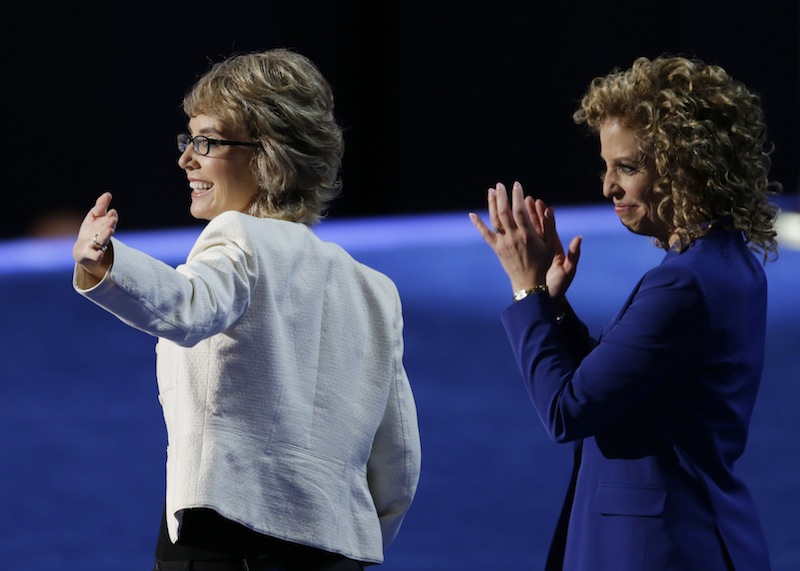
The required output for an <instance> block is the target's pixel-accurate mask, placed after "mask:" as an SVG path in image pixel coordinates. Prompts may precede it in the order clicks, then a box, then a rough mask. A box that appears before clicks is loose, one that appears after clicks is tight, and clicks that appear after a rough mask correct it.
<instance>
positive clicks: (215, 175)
mask: <svg viewBox="0 0 800 571" xmlns="http://www.w3.org/2000/svg"><path fill="white" fill-rule="evenodd" d="M189 133H190V134H191V135H192V136H193V137H194V136H197V135H205V136H207V137H210V138H212V139H224V140H230V141H244V142H247V141H249V137H247V135H246V134H244V133H242V132H239V131H236V130H232V129H229V128H226V127H225V126H224V125H223V124H222V122H220V121H219V120H218V119H215V118H214V117H210V116H208V115H197V116H195V117H192V118H191V119H190V120H189ZM254 152H257V151H256V150H255V149H254V147H246V146H227V145H225V146H223V145H220V146H212V147H211V150H210V152H209V154H208V155H205V156H204V155H199V154H197V153H196V152H195V151H194V148H193V147H192V145H188V146H187V147H186V150H185V151H184V152H183V153H182V154H181V156H180V158H179V159H178V166H180V167H181V168H182V169H183V170H185V171H186V176H187V178H188V180H189V187H190V188H191V192H192V194H191V196H192V204H191V207H190V209H189V211H190V212H191V214H192V216H194V217H195V218H198V219H201V220H211V219H212V218H214V217H216V216H217V215H219V214H221V213H222V212H226V211H228V210H236V211H239V212H246V211H247V209H248V207H249V206H250V204H251V203H252V202H253V199H254V198H255V196H256V193H257V192H258V185H257V184H256V180H255V177H254V175H253V169H252V168H251V166H250V161H251V159H252V156H253V153H254Z"/></svg>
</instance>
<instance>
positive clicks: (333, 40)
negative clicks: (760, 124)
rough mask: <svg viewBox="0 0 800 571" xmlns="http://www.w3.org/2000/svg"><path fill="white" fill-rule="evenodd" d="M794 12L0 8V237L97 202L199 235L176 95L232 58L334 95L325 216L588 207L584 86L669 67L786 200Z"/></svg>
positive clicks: (590, 178) (560, 5)
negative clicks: (766, 152)
mask: <svg viewBox="0 0 800 571" xmlns="http://www.w3.org/2000/svg"><path fill="white" fill-rule="evenodd" d="M798 28H800V16H799V14H798V3H797V2H796V1H795V2H765V1H761V2H753V1H745V2H725V3H723V2H702V1H694V2H690V1H688V0H680V1H677V2H670V3H663V2H659V3H656V2H635V1H633V0H625V1H619V0H610V1H600V0H595V1H593V2H588V1H586V0H580V1H572V2H533V1H527V2H521V1H520V2H511V1H504V0H497V1H475V2H463V3H455V2H452V3H448V2H435V1H434V0H428V1H426V2H422V1H419V0H410V1H406V2H367V1H359V0H351V1H343V2H335V1H329V2H309V1H305V2H304V1H299V0H294V1H274V2H260V3H247V2H229V3H226V2H215V3H206V4H204V3H198V2H180V3H178V2H175V3H168V2H164V3H162V4H161V5H149V6H148V5H142V4H137V5H133V4H130V3H117V2H103V3H99V2H59V3H55V2H32V3H28V4H25V5H21V4H12V5H10V6H6V7H4V8H0V53H2V56H1V57H2V59H1V60H0V61H2V97H3V100H2V102H3V110H4V121H3V129H2V133H3V137H0V139H2V152H0V161H2V162H0V164H2V166H3V169H2V171H3V178H4V180H3V182H4V187H5V197H6V200H5V201H4V205H5V209H6V212H5V216H3V223H2V224H0V238H8V237H16V236H23V235H34V234H40V235H41V234H44V233H46V230H45V229H43V228H42V227H41V226H35V225H34V223H35V222H37V221H41V220H42V218H43V217H45V216H47V215H50V214H52V213H55V212H59V211H62V210H64V211H68V212H69V211H76V212H80V213H81V216H82V215H83V213H85V211H86V210H87V209H88V208H89V207H90V206H91V204H92V203H93V201H94V199H95V197H96V196H97V195H98V194H100V192H102V191H104V190H110V191H112V192H113V193H114V197H115V198H114V204H115V206H116V207H117V208H118V210H119V211H120V216H121V226H122V225H124V227H125V228H126V229H135V228H142V229H144V228H156V227H176V226H187V225H193V224H198V223H197V222H196V221H194V220H192V219H191V217H190V216H189V214H188V203H189V190H188V188H187V185H186V183H185V177H184V175H183V173H182V171H180V169H178V167H177V166H176V160H177V156H178V153H177V150H176V149H175V142H174V140H175V134H176V133H178V132H180V131H183V130H184V126H185V123H186V120H185V118H184V117H183V115H182V113H181V110H180V102H181V98H182V96H183V94H184V92H185V91H186V90H187V89H188V88H189V87H190V86H191V85H192V83H193V82H194V81H195V80H196V79H197V77H199V76H200V75H202V74H203V73H204V72H205V71H207V69H208V68H209V66H210V63H212V62H216V61H219V60H221V59H224V58H225V57H227V56H230V55H231V54H234V53H237V52H246V51H251V50H260V49H266V48H270V47H278V46H281V47H290V48H294V49H296V50H298V51H300V52H302V53H304V54H305V55H307V56H309V57H310V58H311V59H313V60H314V61H315V62H316V63H317V64H318V66H319V67H320V69H321V70H322V72H323V74H324V75H325V76H326V77H327V78H328V79H329V81H330V82H331V84H332V85H333V88H334V92H335V95H336V97H337V107H338V116H339V119H340V121H341V123H342V124H343V126H344V127H345V129H346V145H347V151H346V158H345V164H344V169H343V173H342V174H343V179H344V185H345V186H344V194H343V196H342V198H340V199H339V201H337V202H336V203H335V205H334V207H333V209H332V210H331V218H346V217H360V216H373V215H394V214H404V213H418V212H444V211H458V210H471V209H482V208H483V207H484V200H485V190H486V188H488V186H489V185H491V184H493V183H494V182H496V181H497V180H503V181H505V182H510V181H512V180H514V179H519V180H520V181H522V182H523V184H524V185H525V187H526V190H527V191H528V192H530V193H532V194H535V195H537V196H541V197H542V198H544V199H545V200H547V201H549V202H551V203H555V204H574V203H586V202H597V201H600V200H601V196H600V188H599V183H598V181H597V178H596V175H595V172H596V171H597V169H598V167H599V159H598V158H597V148H596V142H595V141H594V140H593V138H592V137H590V136H588V135H587V134H586V133H585V131H584V130H583V129H582V128H579V127H576V126H575V125H573V123H572V119H571V114H572V112H573V110H574V109H575V107H576V105H577V102H578V100H579V99H580V97H581V95H582V93H583V91H584V89H585V87H586V85H587V84H588V82H589V81H590V80H591V79H592V78H593V77H595V76H598V75H604V74H606V73H608V72H609V71H611V70H612V69H613V68H615V67H621V68H627V67H629V66H630V64H631V62H632V61H633V59H634V58H635V57H637V56H640V55H644V56H648V57H655V56H657V55H660V54H662V53H672V54H681V55H689V56H696V57H699V58H701V59H703V60H705V61H707V62H710V63H717V64H720V65H722V66H723V67H725V69H726V70H728V72H730V73H731V74H732V75H733V76H734V77H736V78H738V79H741V80H742V81H744V82H745V83H746V84H747V85H748V86H749V87H750V88H751V89H752V90H754V91H756V92H757V93H759V94H760V95H761V96H762V98H763V105H764V109H765V111H766V116H767V122H768V124H769V127H770V134H771V138H772V140H773V141H774V143H775V146H776V149H775V152H774V155H773V161H774V162H773V165H774V168H773V178H775V179H777V180H779V181H781V182H782V183H783V184H784V186H785V188H786V191H787V192H789V193H794V192H796V191H797V182H798V158H799V157H800V151H799V150H798V142H797V128H798V126H800V113H799V112H800V92H799V90H798V70H800V62H799V61H798V60H799V59H800V58H799V57H798V56H799V54H800V47H799V46H798Z"/></svg>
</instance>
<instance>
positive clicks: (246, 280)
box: [73, 214, 258, 347]
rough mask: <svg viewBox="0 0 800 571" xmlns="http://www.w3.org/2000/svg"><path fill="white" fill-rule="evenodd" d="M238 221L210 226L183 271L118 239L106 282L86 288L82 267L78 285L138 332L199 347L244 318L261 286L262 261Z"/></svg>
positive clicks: (224, 219) (224, 220)
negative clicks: (258, 283) (82, 282)
mask: <svg viewBox="0 0 800 571" xmlns="http://www.w3.org/2000/svg"><path fill="white" fill-rule="evenodd" d="M235 220H236V219H235V218H234V217H231V216H226V215H225V214H223V215H220V216H218V217H217V218H215V219H214V220H213V221H212V222H210V223H209V224H208V226H207V227H206V228H205V230H203V232H202V233H201V234H200V237H199V238H198V239H197V242H196V243H195V245H194V247H193V248H192V251H191V252H190V254H189V257H188V259H187V262H186V263H185V264H182V265H180V266H178V267H177V268H173V267H171V266H169V265H167V264H165V263H163V262H161V261H159V260H156V259H154V258H152V257H151V256H149V255H147V254H145V253H144V252H141V251H139V250H136V249H134V248H130V247H128V246H126V245H125V244H124V243H122V242H120V241H119V240H117V239H116V238H114V239H112V240H113V248H114V263H113V265H112V266H111V268H110V269H109V271H108V273H107V274H106V276H105V277H104V278H103V280H102V281H101V282H100V283H98V284H97V285H95V286H94V287H92V288H89V289H81V288H80V287H79V284H78V280H77V268H76V277H75V278H74V279H73V286H74V287H75V289H76V291H78V293H80V294H81V295H83V296H85V297H87V298H88V299H90V300H91V301H93V302H94V303H96V304H97V305H99V306H100V307H102V308H103V309H105V310H107V311H109V312H110V313H112V314H114V315H116V316H117V317H118V318H119V319H120V320H121V321H123V322H124V323H127V324H128V325H131V326H132V327H135V328H136V329H140V330H141V331H144V332H146V333H149V334H150V335H154V336H156V337H162V338H165V339H168V340H170V341H173V342H175V343H177V344H179V345H182V346H186V347H188V346H192V345H195V344H196V343H198V342H199V341H201V340H202V339H205V338H207V337H210V336H211V335H214V334H216V333H219V332H220V331H223V330H225V329H227V328H228V327H229V326H230V325H231V324H232V323H234V322H235V321H236V320H237V319H239V317H240V316H241V315H242V314H243V313H244V311H245V309H246V308H247V307H248V304H249V300H250V292H251V291H252V288H253V287H254V285H255V283H256V279H257V275H258V268H257V257H256V256H255V255H253V254H252V253H251V252H250V251H249V241H248V240H247V237H246V234H245V232H244V230H243V229H242V227H241V226H240V225H238V224H236V223H235Z"/></svg>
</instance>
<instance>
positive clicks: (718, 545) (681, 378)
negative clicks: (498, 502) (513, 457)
mask: <svg viewBox="0 0 800 571" xmlns="http://www.w3.org/2000/svg"><path fill="white" fill-rule="evenodd" d="M574 119H575V121H576V123H578V124H586V125H588V127H589V128H590V129H591V130H592V132H594V133H596V134H597V135H599V139H600V146H601V157H602V160H603V162H604V164H605V173H604V175H603V194H604V196H606V197H607V198H608V199H610V200H611V201H612V202H613V205H614V210H615V213H616V214H617V215H618V216H619V218H620V220H621V222H622V223H623V225H624V226H626V227H627V228H628V229H629V230H631V231H632V232H634V233H637V234H641V235H645V236H650V237H652V238H653V240H654V242H655V243H656V244H657V245H658V246H660V247H661V248H663V249H664V250H665V256H664V259H663V261H662V262H661V264H660V265H659V266H658V267H656V268H653V269H652V270H650V271H648V272H647V273H646V274H645V275H644V276H643V277H642V279H641V280H640V281H639V283H638V284H637V285H636V287H635V288H634V290H633V292H632V293H631V294H630V297H629V298H628V300H627V301H626V302H625V304H624V306H623V307H622V309H621V310H620V312H619V313H618V314H617V315H616V317H614V318H613V319H612V320H611V322H610V323H609V324H608V325H607V326H606V327H605V329H604V330H603V332H602V334H601V335H600V337H599V338H598V339H597V340H594V339H592V338H590V337H589V335H588V332H587V329H586V327H585V326H584V325H583V324H582V323H581V322H580V321H579V320H578V318H577V317H576V315H575V313H574V312H573V310H572V309H571V307H570V306H569V304H568V303H567V301H566V298H565V293H566V291H567V288H568V287H569V285H570V283H571V281H572V279H573V277H574V276H575V271H576V267H577V263H578V259H579V255H580V241H581V239H580V237H576V238H574V239H573V240H572V241H571V242H570V244H569V245H568V247H567V249H566V251H564V249H563V247H562V245H561V243H560V241H559V238H558V235H557V233H556V228H555V218H554V215H553V210H552V208H549V207H548V206H547V205H545V204H544V203H543V202H542V201H541V200H534V199H533V198H531V197H525V196H524V193H523V189H522V186H521V185H520V184H519V183H515V184H514V185H513V188H512V191H511V198H510V199H509V196H508V194H507V192H506V189H505V187H504V186H503V185H502V184H498V185H497V186H496V188H492V189H490V190H489V196H488V207H489V217H490V221H491V223H492V226H493V227H494V231H492V229H490V228H489V227H488V226H487V225H486V224H484V223H483V222H482V221H481V220H480V218H479V217H478V216H477V215H475V214H471V218H472V221H473V223H474V224H475V226H476V228H477V229H478V231H479V232H480V233H481V235H482V236H483V237H484V239H485V240H486V241H487V243H488V244H489V245H490V246H491V247H492V248H493V250H494V251H495V253H496V254H497V256H498V258H499V260H500V262H501V264H502V266H503V268H504V270H505V271H506V273H507V274H508V276H509V278H510V280H511V285H512V289H513V292H514V301H515V303H513V304H512V305H511V306H510V307H508V308H507V309H506V310H505V312H504V313H503V316H502V319H503V323H504V325H505V329H506V332H507V334H508V337H509V340H510V341H511V345H512V347H513V350H514V354H515V356H516V359H517V362H518V364H519V367H520V370H521V372H522V376H523V379H524V381H525V384H526V386H527V389H528V391H529V393H530V395H531V398H532V400H533V403H534V405H535V407H536V410H537V412H538V414H539V416H540V418H541V419H542V422H543V423H544V426H545V428H546V429H547V431H548V433H549V434H550V436H551V437H552V438H553V439H554V440H555V441H556V442H573V443H575V458H576V462H575V466H574V470H573V473H572V478H571V482H570V484H569V489H568V493H567V498H566V500H565V502H564V506H563V509H562V514H561V517H560V519H559V522H558V525H557V527H556V532H555V535H554V538H553V542H552V545H551V549H550V553H549V556H548V560H547V565H546V568H547V569H548V570H550V569H553V570H555V569H564V570H576V571H577V570H587V569H603V570H605V569H614V570H615V571H625V570H659V571H661V570H676V571H677V570H681V571H686V570H693V569H702V570H703V571H717V570H719V571H722V570H730V569H744V570H747V571H761V570H765V569H769V557H768V554H767V549H766V543H765V540H764V536H763V532H762V530H761V526H760V523H759V519H758V515H757V513H756V508H755V506H754V503H753V500H752V498H751V496H750V494H749V492H748V490H747V488H746V487H745V485H744V483H743V482H742V481H741V480H740V479H739V478H738V476H737V475H736V474H735V473H734V471H733V465H734V462H735V461H736V459H737V458H739V456H740V455H741V454H742V452H743V450H744V447H745V443H746V441H747V433H748V426H749V422H750V417H751V413H752V410H753V405H754V402H755V399H756V393H757V391H758V386H759V381H760V377H761V371H762V365H763V360H764V338H765V321H766V301H767V285H766V279H765V275H764V271H763V262H766V261H767V260H768V259H769V258H771V257H773V255H774V254H775V253H776V243H775V231H774V229H773V221H774V218H775V214H776V209H775V208H774V207H773V206H772V205H771V204H770V203H769V202H768V197H769V195H770V194H771V193H772V187H773V183H770V182H769V181H768V171H769V167H770V159H769V156H768V152H767V150H766V148H767V147H766V145H767V142H766V129H765V125H764V121H763V115H762V112H761V109H760V104H759V99H758V97H757V96H756V95H754V94H752V93H751V92H749V91H748V90H747V88H746V87H745V86H744V85H742V84H741V83H739V82H737V81H735V80H733V79H732V78H731V77H730V76H728V74H726V72H725V71H724V70H723V69H721V68H719V67H716V66H711V65H706V64H704V63H703V62H701V61H698V60H689V59H685V58H679V57H661V58H656V59H654V60H652V61H651V60H648V59H645V58H640V59H638V60H636V61H635V62H634V64H633V66H632V67H631V69H629V70H627V71H622V72H613V73H611V74H609V75H608V76H605V77H600V78H597V79H595V80H594V81H593V82H592V83H591V84H590V86H589V88H588V90H587V92H586V94H585V96H584V97H583V100H582V101H581V105H580V108H579V109H578V110H577V111H576V112H575V115H574ZM774 186H775V188H776V189H778V185H774ZM753 252H755V253H757V254H759V255H760V257H761V259H758V258H757V257H756V256H755V255H753Z"/></svg>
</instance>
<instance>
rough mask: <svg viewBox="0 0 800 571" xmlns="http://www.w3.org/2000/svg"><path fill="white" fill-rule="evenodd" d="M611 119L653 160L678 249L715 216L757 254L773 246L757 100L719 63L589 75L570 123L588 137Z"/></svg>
mask: <svg viewBox="0 0 800 571" xmlns="http://www.w3.org/2000/svg"><path fill="white" fill-rule="evenodd" d="M609 118H615V119H618V120H620V121H621V122H622V123H623V124H625V125H626V126H627V127H628V128H630V129H633V130H634V131H635V132H636V135H637V139H638V141H639V145H640V150H641V151H642V152H643V153H644V154H646V155H647V156H649V157H652V158H653V160H654V162H655V165H656V171H657V173H658V180H657V181H656V183H655V185H654V187H653V189H654V192H655V193H656V195H657V196H658V197H659V199H660V201H659V205H658V214H659V216H660V217H661V218H662V220H664V221H665V222H666V223H667V224H668V225H670V229H671V231H672V232H674V233H676V234H677V235H678V236H679V238H680V240H681V243H682V244H683V246H686V245H687V244H688V243H690V242H692V241H693V240H694V239H696V238H698V237H699V236H701V235H703V234H704V233H705V231H706V230H705V229H706V228H707V226H708V224H709V223H712V222H714V221H718V222H721V223H724V224H728V225H732V226H733V227H734V228H736V229H738V230H740V231H742V232H743V233H744V236H745V238H746V240H747V241H748V245H749V246H750V248H751V249H753V250H754V251H757V252H760V253H762V255H763V258H764V260H767V259H768V258H769V257H770V256H771V255H774V254H775V253H776V252H777V243H776V240H775V236H776V231H775V229H774V227H773V225H774V221H775V216H776V215H777V211H778V209H777V207H776V206H775V205H774V204H772V203H770V201H769V197H770V195H773V194H775V193H776V192H779V191H780V185H779V184H777V183H774V182H770V181H769V180H768V174H769V169H770V157H769V154H770V152H771V148H769V147H768V144H767V130H766V125H765V123H764V118H763V113H762V110H761V105H760V99H759V97H758V96H757V95H755V94H753V93H751V92H750V91H748V89H747V88H746V87H745V86H744V85H743V84H742V83H740V82H738V81H735V80H734V79H732V78H731V77H730V76H729V75H728V74H727V73H726V72H725V70H724V69H722V68H721V67H718V66H714V65H707V64H705V63H703V62H702V61H700V60H697V59H688V58H683V57H667V56H662V57H659V58H656V59H653V60H652V61H651V60H649V59H647V58H638V59H637V60H636V61H634V62H633V66H632V67H631V68H630V69H629V70H627V71H619V70H615V71H614V72H612V73H610V74H608V75H606V76H604V77H598V78H595V79H594V80H593V81H592V82H591V84H590V85H589V88H588V90H587V92H586V94H585V95H584V96H583V99H582V100H581V103H580V107H579V109H578V110H577V111H576V112H575V113H574V116H573V119H574V120H575V122H576V123H577V124H581V123H586V124H587V125H588V126H589V128H590V129H591V130H592V131H594V132H595V133H596V132H598V131H599V129H600V126H601V125H602V123H603V122H604V121H605V120H606V119H609Z"/></svg>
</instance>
